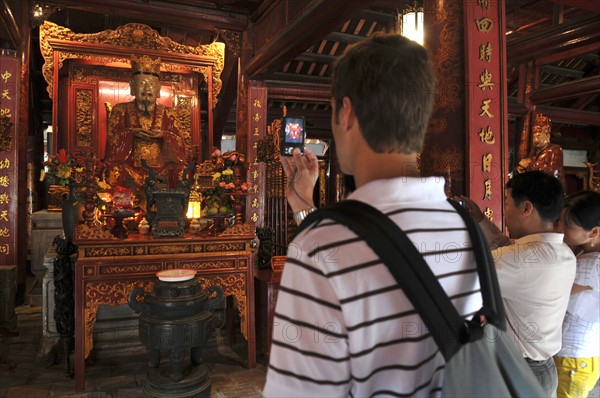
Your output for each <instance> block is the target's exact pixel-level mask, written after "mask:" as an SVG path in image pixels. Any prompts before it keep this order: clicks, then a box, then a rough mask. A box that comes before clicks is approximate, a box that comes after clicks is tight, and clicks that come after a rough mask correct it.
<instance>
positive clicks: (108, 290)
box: [83, 281, 154, 358]
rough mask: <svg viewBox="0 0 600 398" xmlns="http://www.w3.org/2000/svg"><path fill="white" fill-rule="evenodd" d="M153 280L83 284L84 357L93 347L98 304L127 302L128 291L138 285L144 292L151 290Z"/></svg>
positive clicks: (147, 292)
mask: <svg viewBox="0 0 600 398" xmlns="http://www.w3.org/2000/svg"><path fill="white" fill-rule="evenodd" d="M152 286H154V282H152V281H145V282H142V281H139V282H111V283H106V282H91V283H88V284H87V285H86V286H85V292H86V300H85V301H86V305H87V306H86V308H85V309H84V314H83V316H84V329H85V330H84V357H85V358H87V357H88V356H89V355H90V352H92V348H94V339H93V334H92V331H93V329H94V325H95V324H96V314H97V313H98V306H100V305H120V304H127V299H128V297H129V293H131V292H132V291H133V289H136V288H138V287H140V288H143V289H144V291H145V292H146V294H149V293H150V292H151V291H152Z"/></svg>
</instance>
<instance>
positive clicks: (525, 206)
mask: <svg viewBox="0 0 600 398" xmlns="http://www.w3.org/2000/svg"><path fill="white" fill-rule="evenodd" d="M520 207H521V214H522V215H524V216H530V215H531V214H532V213H533V211H534V210H535V207H533V203H531V201H530V200H524V201H523V203H521V206H520Z"/></svg>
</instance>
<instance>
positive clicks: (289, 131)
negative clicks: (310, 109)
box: [280, 117, 306, 156]
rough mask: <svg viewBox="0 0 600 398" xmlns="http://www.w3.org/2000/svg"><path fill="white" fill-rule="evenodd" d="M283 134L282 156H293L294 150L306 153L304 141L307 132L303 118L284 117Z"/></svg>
mask: <svg viewBox="0 0 600 398" xmlns="http://www.w3.org/2000/svg"><path fill="white" fill-rule="evenodd" d="M281 131H282V134H281V143H280V144H281V151H280V152H281V154H282V155H284V156H291V154H292V151H293V150H294V148H298V149H300V151H301V152H304V139H305V137H306V131H305V130H304V118H303V117H284V118H283V119H282V129H281Z"/></svg>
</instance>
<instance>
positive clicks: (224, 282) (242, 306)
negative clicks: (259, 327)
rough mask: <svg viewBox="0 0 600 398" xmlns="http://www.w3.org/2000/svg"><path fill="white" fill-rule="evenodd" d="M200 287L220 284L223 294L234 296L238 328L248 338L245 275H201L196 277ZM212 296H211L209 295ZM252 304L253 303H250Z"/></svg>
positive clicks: (204, 287) (206, 287)
mask: <svg viewBox="0 0 600 398" xmlns="http://www.w3.org/2000/svg"><path fill="white" fill-rule="evenodd" d="M198 281H199V282H200V286H202V289H204V290H208V289H209V288H210V287H212V286H220V287H221V289H223V295H224V296H234V297H235V298H236V300H237V304H238V310H239V312H240V329H241V331H242V335H243V336H244V338H245V339H246V340H248V308H247V305H246V275H245V274H243V273H240V274H228V275H218V276H206V277H204V276H201V277H199V278H198ZM211 298H212V297H211ZM252 305H254V303H252Z"/></svg>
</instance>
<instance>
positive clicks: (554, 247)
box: [466, 171, 576, 397]
mask: <svg viewBox="0 0 600 398" xmlns="http://www.w3.org/2000/svg"><path fill="white" fill-rule="evenodd" d="M564 200H565V198H564V191H563V187H562V184H561V183H560V181H559V180H558V179H556V178H554V177H553V176H551V175H550V174H547V173H544V172H541V171H527V172H524V173H523V174H516V175H515V176H514V177H513V178H512V179H511V180H509V181H508V183H507V184H506V200H505V203H504V222H505V224H506V228H507V229H508V232H509V234H510V238H511V239H512V240H505V241H504V243H503V244H505V245H504V246H501V247H498V248H496V249H495V250H493V251H492V255H493V256H494V262H495V264H496V271H497V274H498V283H499V285H500V291H501V293H502V298H503V300H504V309H505V311H506V318H507V320H508V324H509V326H510V327H509V328H508V332H509V333H510V334H512V335H513V337H514V341H515V342H516V343H517V346H518V347H519V348H520V349H521V352H522V353H523V356H524V357H525V359H526V361H527V363H528V364H529V367H530V368H531V369H532V370H533V373H534V374H535V375H536V377H537V378H538V380H539V381H540V383H541V384H542V387H543V388H544V389H545V391H546V392H547V395H546V396H548V397H555V396H556V387H557V386H558V376H557V373H556V366H555V364H554V360H553V359H552V356H553V355H554V354H556V353H557V352H558V351H560V348H561V345H562V322H563V318H564V316H565V312H566V310H567V305H568V303H569V295H570V292H571V286H572V285H573V280H574V279H575V265H576V259H575V256H574V255H573V252H572V251H571V249H569V246H567V244H565V243H564V242H563V236H564V235H563V234H562V233H557V232H554V223H555V222H556V220H558V218H559V217H560V213H561V211H562V208H563V205H564ZM466 203H467V205H466V206H467V208H468V209H469V210H470V211H471V213H472V214H473V217H474V218H475V219H476V220H477V221H479V222H480V225H481V227H482V229H483V231H484V232H485V234H486V237H487V238H488V240H489V241H490V242H498V241H499V240H500V239H499V237H500V238H501V237H503V234H502V232H501V231H500V230H499V229H498V228H496V227H495V225H494V224H492V223H491V222H490V221H489V220H488V219H487V218H485V217H484V216H483V214H482V213H481V210H479V209H478V208H477V207H476V205H475V204H474V203H473V202H471V201H468V200H467V201H466Z"/></svg>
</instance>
